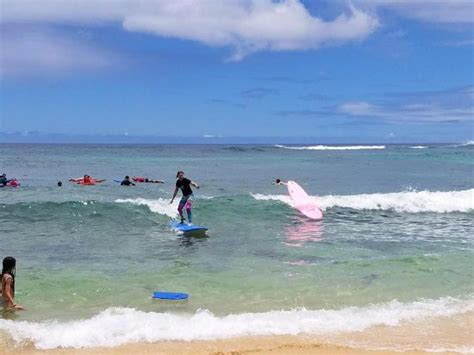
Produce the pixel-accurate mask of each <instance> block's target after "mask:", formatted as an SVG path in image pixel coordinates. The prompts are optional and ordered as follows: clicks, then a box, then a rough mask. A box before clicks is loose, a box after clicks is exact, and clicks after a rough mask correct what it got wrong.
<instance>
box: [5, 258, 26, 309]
mask: <svg viewBox="0 0 474 355" xmlns="http://www.w3.org/2000/svg"><path fill="white" fill-rule="evenodd" d="M15 269H16V259H15V258H14V257H12V256H7V257H6V258H5V259H3V269H2V297H3V305H4V307H5V308H6V309H23V307H22V306H20V305H18V304H16V303H15Z"/></svg>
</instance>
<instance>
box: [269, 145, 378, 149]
mask: <svg viewBox="0 0 474 355" xmlns="http://www.w3.org/2000/svg"><path fill="white" fill-rule="evenodd" d="M275 147H276V148H284V149H291V150H364V149H385V146H384V145H347V146H337V145H311V146H306V147H289V146H285V145H281V144H276V145H275Z"/></svg>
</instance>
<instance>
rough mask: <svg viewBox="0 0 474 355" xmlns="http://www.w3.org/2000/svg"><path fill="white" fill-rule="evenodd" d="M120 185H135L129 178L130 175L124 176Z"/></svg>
mask: <svg viewBox="0 0 474 355" xmlns="http://www.w3.org/2000/svg"><path fill="white" fill-rule="evenodd" d="M120 185H121V186H135V184H134V183H133V182H132V181H131V180H130V176H128V175H127V176H125V179H123V180H122V182H121V183H120Z"/></svg>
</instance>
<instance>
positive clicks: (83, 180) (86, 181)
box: [69, 174, 105, 185]
mask: <svg viewBox="0 0 474 355" xmlns="http://www.w3.org/2000/svg"><path fill="white" fill-rule="evenodd" d="M69 181H70V182H75V183H78V184H83V185H93V184H96V183H99V182H103V181H105V179H96V178H93V177H92V176H90V175H87V174H86V175H84V176H83V177H81V178H75V179H69Z"/></svg>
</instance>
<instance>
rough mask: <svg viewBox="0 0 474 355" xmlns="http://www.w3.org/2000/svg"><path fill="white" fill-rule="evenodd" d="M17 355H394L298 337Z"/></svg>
mask: <svg viewBox="0 0 474 355" xmlns="http://www.w3.org/2000/svg"><path fill="white" fill-rule="evenodd" d="M9 351H12V352H14V353H17V354H25V355H36V354H57V355H68V354H95V355H99V354H106V355H110V354H233V355H237V354H254V353H257V354H295V355H296V354H321V355H329V354H335V355H342V354H374V355H375V354H396V353H398V354H399V352H393V351H377V350H364V349H356V348H350V347H345V346H339V345H334V344H324V343H318V342H312V341H309V340H307V339H304V338H300V337H259V338H254V337H252V338H238V339H230V340H216V341H192V342H160V343H153V344H143V343H140V344H129V345H124V346H120V347H114V348H93V349H56V350H35V349H31V348H21V349H16V350H15V349H12V348H10V349H9ZM426 353H427V352H424V351H408V352H404V353H403V354H411V355H415V354H426ZM446 354H448V353H446Z"/></svg>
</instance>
